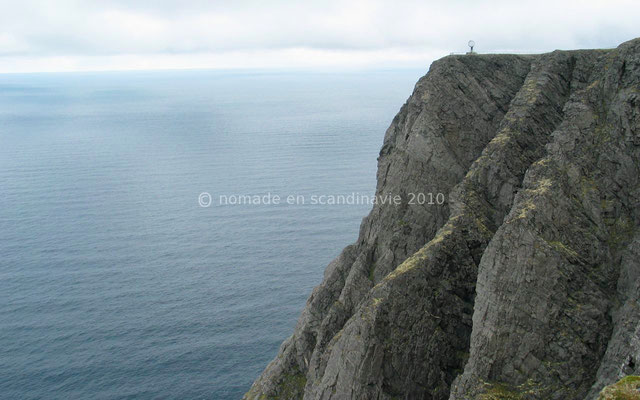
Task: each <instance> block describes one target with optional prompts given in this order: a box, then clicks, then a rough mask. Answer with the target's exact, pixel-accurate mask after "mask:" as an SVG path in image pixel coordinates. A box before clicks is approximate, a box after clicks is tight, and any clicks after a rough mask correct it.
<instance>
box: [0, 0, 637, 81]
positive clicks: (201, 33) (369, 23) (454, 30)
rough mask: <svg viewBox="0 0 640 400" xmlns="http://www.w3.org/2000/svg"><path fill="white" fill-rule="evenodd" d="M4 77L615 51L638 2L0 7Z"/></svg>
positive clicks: (70, 1)
mask: <svg viewBox="0 0 640 400" xmlns="http://www.w3.org/2000/svg"><path fill="white" fill-rule="evenodd" d="M0 10H1V11H2V12H1V13H0V72H33V71H77V70H122V69H173V68H327V67H329V68H362V67H374V68H378V67H382V68H388V67H389V68H392V67H416V66H423V65H428V64H429V63H430V62H431V61H432V60H433V59H435V58H438V57H441V56H444V55H446V54H449V53H451V52H465V51H466V50H467V47H466V44H467V41H468V40H469V39H473V40H475V42H476V50H477V51H478V52H517V53H528V52H543V51H551V50H554V49H557V48H562V49H575V48H600V47H614V46H616V45H617V44H619V43H620V42H622V41H626V40H629V39H632V38H634V37H637V36H640V25H639V24H638V23H637V22H638V21H640V5H639V4H638V2H637V1H564V2H563V1H547V0H542V1H540V0H537V1H518V2H514V1H495V2H484V3H482V2H477V1H439V2H430V1H384V0H373V1H359V0H357V1H333V0H320V1H289V0H271V1H257V0H247V1H204V0H195V1H177V0H156V1H152V0H141V1H135V0H114V1H99V0H86V1H80V0H59V1H37V0H25V1H19V2H16V1H7V0H4V1H0Z"/></svg>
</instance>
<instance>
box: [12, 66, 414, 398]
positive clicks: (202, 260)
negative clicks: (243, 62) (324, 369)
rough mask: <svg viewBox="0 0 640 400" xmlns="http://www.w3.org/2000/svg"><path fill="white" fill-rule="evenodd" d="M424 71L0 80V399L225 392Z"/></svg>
mask: <svg viewBox="0 0 640 400" xmlns="http://www.w3.org/2000/svg"><path fill="white" fill-rule="evenodd" d="M424 72H425V71H419V70H397V71H364V72H363V71H359V72H356V71H349V72H301V71H280V72H277V71H163V72H117V73H116V72H103V73H56V74H16V75H13V74H8V75H0V399H126V398H131V399H133V398H135V399H156V398H169V399H239V398H240V397H241V396H242V394H243V393H245V392H246V391H247V390H248V389H249V387H250V385H251V383H252V382H253V380H254V379H255V378H256V377H257V376H258V375H259V373H260V372H261V371H262V370H263V368H264V367H265V366H266V365H267V363H268V362H269V361H270V360H271V359H272V358H273V357H274V356H275V355H276V353H277V350H278V347H279V345H280V343H281V342H282V341H283V340H284V339H285V338H286V337H287V336H288V335H290V334H291V333H292V330H293V328H294V326H295V322H296V319H297V317H298V314H299V313H300V311H301V310H302V308H303V307H304V304H305V301H306V299H307V297H308V295H309V294H310V292H311V290H312V288H313V287H314V286H315V285H317V284H318V283H320V281H321V279H322V274H323V271H324V268H325V266H326V265H327V264H328V263H329V262H330V261H331V260H332V259H333V258H334V257H335V256H337V255H338V253H339V252H340V250H341V249H342V248H343V247H344V246H346V245H347V244H349V243H352V242H353V241H355V239H356V238H357V234H358V229H359V224H360V221H361V219H362V217H364V216H365V215H366V214H367V212H368V211H369V209H370V208H371V206H370V205H369V204H363V203H360V204H355V205H350V204H347V205H345V204H343V205H319V204H310V201H311V196H321V195H328V196H331V195H348V194H351V193H356V194H362V195H365V196H371V195H373V192H374V189H375V172H376V157H377V155H378V151H379V148H380V146H381V144H382V139H383V136H384V132H385V130H386V128H387V127H388V126H389V124H390V122H391V120H392V118H393V117H394V115H395V114H396V112H397V111H398V110H399V108H400V106H401V105H402V104H403V102H404V101H405V100H406V98H407V97H408V96H409V95H410V93H411V91H412V88H413V85H414V83H415V81H416V80H417V78H418V77H419V76H420V75H422V74H423V73H424ZM205 192H206V194H204V195H203V196H201V193H205ZM207 194H208V195H207ZM242 195H271V196H272V197H273V196H275V195H278V196H280V197H281V202H280V204H274V202H272V203H271V204H266V203H267V202H266V201H264V200H265V199H260V201H259V202H254V201H252V202H251V204H247V203H246V202H245V203H244V204H235V205H232V204H226V205H221V204H219V200H220V196H227V198H228V199H232V200H233V199H234V197H232V196H236V197H235V199H236V200H238V199H239V197H238V196H242ZM289 195H291V196H294V197H295V199H296V200H295V201H294V202H293V204H288V203H287V202H286V198H287V196H289ZM208 196H210V197H208ZM301 197H304V199H305V202H300V198H301ZM245 200H246V197H245ZM209 201H210V203H211V204H209ZM200 202H202V204H203V205H208V207H202V206H201V205H200Z"/></svg>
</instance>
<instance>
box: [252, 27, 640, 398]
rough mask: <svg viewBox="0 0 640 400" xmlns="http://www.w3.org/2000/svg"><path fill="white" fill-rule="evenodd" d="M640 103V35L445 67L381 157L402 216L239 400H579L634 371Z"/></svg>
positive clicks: (638, 330) (363, 241) (388, 224)
mask: <svg viewBox="0 0 640 400" xmlns="http://www.w3.org/2000/svg"><path fill="white" fill-rule="evenodd" d="M639 107H640V40H634V41H630V42H627V43H624V44H622V45H621V46H620V47H618V48H617V49H614V50H584V51H556V52H553V53H549V54H543V55H538V56H514V55H470V56H449V57H445V58H443V59H441V60H439V61H436V62H434V63H433V65H432V66H431V68H430V70H429V73H428V74H427V75H426V76H425V77H423V78H421V79H420V80H419V81H418V83H417V84H416V87H415V90H414V92H413V94H412V95H411V97H410V98H409V99H408V100H407V102H406V104H405V105H404V106H402V108H401V110H400V112H399V113H398V115H397V116H396V117H395V118H394V120H393V122H392V124H391V126H390V127H389V129H388V130H387V132H386V135H385V139H384V144H383V147H382V150H381V152H380V157H379V165H378V174H377V178H378V186H377V189H376V193H377V194H378V195H384V194H387V193H391V194H393V195H395V194H400V195H401V196H402V197H403V199H404V202H403V204H402V205H401V206H394V205H390V204H378V205H376V206H374V208H373V210H372V211H371V213H370V214H369V216H368V217H366V218H365V219H364V220H363V222H362V225H361V228H360V236H359V238H358V241H357V242H356V243H355V244H353V245H351V246H348V247H347V248H345V249H344V250H343V251H342V253H341V254H340V256H338V257H337V258H336V260H334V261H333V262H332V263H331V264H330V265H329V266H328V267H327V270H326V271H325V276H324V280H323V282H322V283H321V284H320V285H319V286H318V287H316V288H315V289H314V291H313V293H312V294H311V297H310V298H309V300H308V301H307V305H306V307H305V309H304V311H303V312H302V315H301V316H300V319H299V321H298V324H297V326H296V329H295V331H294V333H293V335H292V336H291V337H290V338H289V339H287V340H286V341H285V342H284V343H283V345H282V346H281V348H280V351H279V354H278V356H277V357H276V358H275V359H274V360H273V361H272V362H271V363H270V364H269V365H268V366H267V368H266V369H265V371H264V372H263V373H262V375H261V376H260V377H259V378H258V379H257V380H256V382H255V383H254V384H253V386H252V387H251V390H250V391H249V392H248V393H247V394H246V396H245V398H247V399H263V398H266V399H269V398H282V399H303V398H304V399H487V398H532V399H585V398H597V396H598V393H599V392H600V390H601V389H602V388H603V387H604V386H605V385H608V384H610V383H613V382H615V381H617V380H618V379H619V378H621V377H623V376H625V375H628V374H631V373H638V372H639V371H640V304H639V303H638V299H639V297H640V265H639V264H640V261H639V260H640V232H638V230H637V229H636V228H637V226H638V222H639V221H640V219H639V218H640V215H639V213H638V211H637V210H638V206H639V205H640V185H639V182H638V179H639V177H640V129H639V127H638V125H639V123H640V110H639ZM410 193H433V194H436V193H444V194H446V195H447V199H448V200H447V202H446V203H445V204H444V205H437V204H432V205H429V204H423V205H419V204H407V200H408V199H409V198H410V195H409V194H410ZM497 394H501V396H503V397H499V396H498V395H497ZM508 396H512V397H508Z"/></svg>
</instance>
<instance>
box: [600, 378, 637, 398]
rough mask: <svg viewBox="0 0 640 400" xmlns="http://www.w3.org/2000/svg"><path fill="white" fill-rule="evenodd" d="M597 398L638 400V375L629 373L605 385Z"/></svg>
mask: <svg viewBox="0 0 640 400" xmlns="http://www.w3.org/2000/svg"><path fill="white" fill-rule="evenodd" d="M598 400H640V376H633V375H629V376H627V377H625V378H622V379H620V380H619V381H618V382H617V383H614V384H613V385H609V386H607V387H605V388H604V389H602V391H601V392H600V396H599V397H598Z"/></svg>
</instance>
